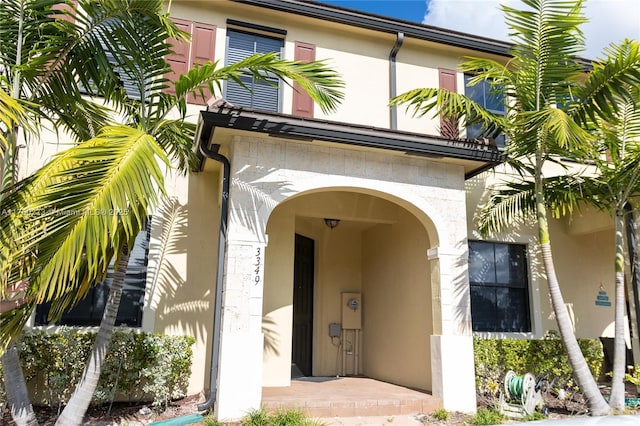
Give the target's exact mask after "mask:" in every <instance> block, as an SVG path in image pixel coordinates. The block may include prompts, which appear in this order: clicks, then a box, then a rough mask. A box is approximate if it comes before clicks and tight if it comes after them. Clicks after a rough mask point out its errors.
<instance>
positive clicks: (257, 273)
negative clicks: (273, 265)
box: [253, 247, 262, 285]
mask: <svg viewBox="0 0 640 426" xmlns="http://www.w3.org/2000/svg"><path fill="white" fill-rule="evenodd" d="M261 265H262V255H261V252H260V247H257V248H256V264H255V265H254V266H255V267H256V269H255V270H254V271H253V272H254V274H255V275H254V277H253V281H254V285H258V284H259V283H260V266H261Z"/></svg>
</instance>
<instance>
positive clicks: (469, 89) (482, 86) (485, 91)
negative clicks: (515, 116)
mask: <svg viewBox="0 0 640 426" xmlns="http://www.w3.org/2000/svg"><path fill="white" fill-rule="evenodd" d="M473 77H474V76H473V75H470V74H465V75H464V93H465V95H466V96H467V97H468V98H471V100H473V101H475V102H477V103H479V104H480V105H482V106H484V107H485V108H486V109H487V110H489V111H491V112H493V113H494V114H500V115H504V114H505V113H506V109H505V106H504V95H503V94H502V93H501V92H500V91H499V90H496V89H497V88H496V87H492V86H491V83H490V82H489V81H487V80H484V81H481V82H480V83H478V84H476V85H474V86H469V81H470V80H471V79H472V78H473ZM483 130H484V129H483V126H482V124H474V125H472V126H469V127H467V139H476V138H479V137H480V136H481V135H482V132H483ZM495 143H496V145H497V146H498V148H504V147H505V137H504V135H502V134H501V135H499V136H498V137H496V138H495Z"/></svg>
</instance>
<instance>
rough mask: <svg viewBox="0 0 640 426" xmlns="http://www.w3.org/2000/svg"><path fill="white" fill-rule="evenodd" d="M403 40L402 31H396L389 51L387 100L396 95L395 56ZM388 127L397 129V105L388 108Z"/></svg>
mask: <svg viewBox="0 0 640 426" xmlns="http://www.w3.org/2000/svg"><path fill="white" fill-rule="evenodd" d="M403 41H404V33H403V32H398V34H397V38H396V44H394V45H393V48H392V49H391V53H389V100H391V99H393V98H395V97H396V95H397V93H396V56H397V55H398V52H399V51H400V47H402V42H403ZM389 124H390V126H389V128H390V129H391V130H398V107H397V106H395V105H394V106H392V107H390V109H389Z"/></svg>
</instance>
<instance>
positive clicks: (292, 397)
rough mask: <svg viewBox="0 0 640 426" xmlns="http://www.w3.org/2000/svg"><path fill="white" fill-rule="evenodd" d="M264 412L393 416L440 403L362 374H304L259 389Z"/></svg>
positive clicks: (415, 392)
mask: <svg viewBox="0 0 640 426" xmlns="http://www.w3.org/2000/svg"><path fill="white" fill-rule="evenodd" d="M262 406H263V407H264V408H265V409H266V410H268V411H276V410H278V409H281V408H288V409H293V408H297V409H301V410H302V411H304V412H305V413H306V414H307V415H309V416H311V417H353V416H393V415H399V414H417V413H427V412H432V411H434V410H435V409H436V408H438V407H441V406H442V402H441V401H440V399H439V398H436V397H434V396H432V395H430V394H428V393H425V392H420V391H415V390H412V389H408V388H405V387H402V386H396V385H392V384H390V383H386V382H380V381H377V380H373V379H369V378H365V377H340V378H335V377H305V378H300V379H292V380H291V386H290V387H281V388H262Z"/></svg>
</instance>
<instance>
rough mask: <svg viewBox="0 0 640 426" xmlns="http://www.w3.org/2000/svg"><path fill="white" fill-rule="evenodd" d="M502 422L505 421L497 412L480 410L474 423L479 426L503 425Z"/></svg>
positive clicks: (487, 409)
mask: <svg viewBox="0 0 640 426" xmlns="http://www.w3.org/2000/svg"><path fill="white" fill-rule="evenodd" d="M502 420H504V417H503V416H502V414H500V413H499V412H498V411H497V410H494V409H492V408H480V409H479V410H478V412H477V413H476V415H475V416H474V417H473V420H472V423H473V424H474V425H479V426H485V425H499V424H502Z"/></svg>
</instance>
